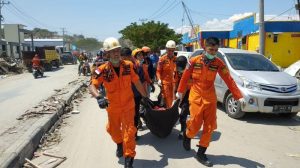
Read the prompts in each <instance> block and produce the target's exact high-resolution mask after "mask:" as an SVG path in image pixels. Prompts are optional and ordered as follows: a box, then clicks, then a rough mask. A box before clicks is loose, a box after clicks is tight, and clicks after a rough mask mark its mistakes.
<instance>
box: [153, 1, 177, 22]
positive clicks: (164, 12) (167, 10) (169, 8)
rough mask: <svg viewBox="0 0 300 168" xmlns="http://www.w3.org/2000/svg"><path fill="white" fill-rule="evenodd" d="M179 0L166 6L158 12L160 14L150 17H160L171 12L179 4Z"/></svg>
mask: <svg viewBox="0 0 300 168" xmlns="http://www.w3.org/2000/svg"><path fill="white" fill-rule="evenodd" d="M175 1H176V0H175ZM179 3H180V2H177V3H173V4H171V5H170V6H169V7H168V8H166V9H165V10H164V11H163V12H161V13H160V15H158V16H156V17H153V18H151V19H156V18H160V17H162V16H165V15H166V14H168V13H169V12H171V11H172V10H173V9H174V8H175V7H177V6H178V5H179Z"/></svg>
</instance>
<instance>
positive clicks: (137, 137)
mask: <svg viewBox="0 0 300 168" xmlns="http://www.w3.org/2000/svg"><path fill="white" fill-rule="evenodd" d="M139 139H140V136H138V134H137V131H136V133H135V140H136V141H138V140H139Z"/></svg>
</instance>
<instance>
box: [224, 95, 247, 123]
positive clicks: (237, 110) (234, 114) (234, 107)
mask: <svg viewBox="0 0 300 168" xmlns="http://www.w3.org/2000/svg"><path fill="white" fill-rule="evenodd" d="M225 109H226V113H227V114H228V116H229V117H231V118H235V119H238V118H242V117H243V116H244V115H245V112H243V111H242V110H241V105H240V103H239V102H238V101H236V100H234V98H233V96H232V94H231V93H230V94H228V96H227V98H226V101H225Z"/></svg>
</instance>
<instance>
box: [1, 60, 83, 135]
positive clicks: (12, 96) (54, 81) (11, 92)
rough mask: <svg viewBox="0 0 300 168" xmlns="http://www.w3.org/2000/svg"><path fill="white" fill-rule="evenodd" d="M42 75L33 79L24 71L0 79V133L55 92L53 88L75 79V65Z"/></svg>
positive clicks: (58, 87) (60, 86) (76, 76)
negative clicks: (42, 76)
mask: <svg viewBox="0 0 300 168" xmlns="http://www.w3.org/2000/svg"><path fill="white" fill-rule="evenodd" d="M44 75H45V77H44V78H38V79H34V78H33V76H32V74H31V73H24V74H20V75H15V76H11V77H8V78H4V79H1V80H0V88H1V89H0V107H1V108H0V134H1V133H2V132H3V131H5V130H6V129H7V128H10V127H11V126H13V125H14V124H15V123H16V122H17V120H16V118H17V117H19V116H20V115H21V114H23V113H24V111H26V110H27V109H28V108H30V107H32V106H34V105H36V104H37V103H39V102H40V101H42V100H44V99H46V98H48V97H49V96H51V95H52V94H53V93H55V91H54V89H60V88H62V87H64V86H66V85H67V84H68V82H70V81H73V80H75V79H77V78H78V75H77V65H65V66H63V67H61V68H59V69H54V71H52V72H45V74H44Z"/></svg>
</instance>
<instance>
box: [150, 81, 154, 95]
mask: <svg viewBox="0 0 300 168" xmlns="http://www.w3.org/2000/svg"><path fill="white" fill-rule="evenodd" d="M150 87H151V91H150V92H152V93H154V92H155V87H154V84H153V83H151V84H150Z"/></svg>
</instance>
